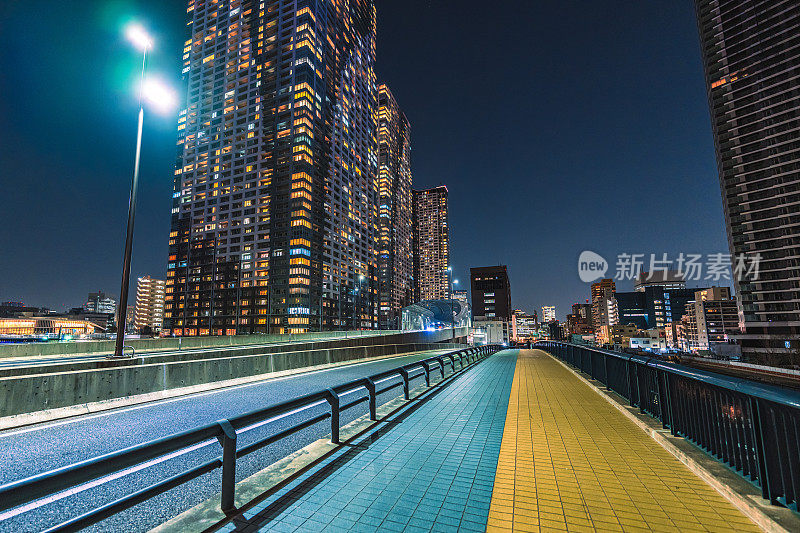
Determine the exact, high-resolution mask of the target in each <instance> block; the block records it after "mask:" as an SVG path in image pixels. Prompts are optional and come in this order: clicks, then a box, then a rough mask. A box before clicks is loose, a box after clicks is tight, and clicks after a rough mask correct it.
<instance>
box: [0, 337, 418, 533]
mask: <svg viewBox="0 0 800 533" xmlns="http://www.w3.org/2000/svg"><path fill="white" fill-rule="evenodd" d="M430 356H431V352H427V353H424V354H416V355H408V356H400V357H392V358H387V359H381V360H378V361H371V362H364V363H356V364H352V365H346V366H341V367H337V368H332V369H326V370H318V371H312V372H307V373H303V374H299V375H295V376H287V377H284V378H275V379H269V380H265V381H260V382H256V383H250V384H246V385H242V386H238V387H231V388H227V389H222V390H217V391H209V392H204V393H199V394H195V395H191V396H186V397H181V398H173V399H169V400H162V401H159V402H153V403H148V404H143V405H138V406H132V407H125V408H120V409H115V410H112V411H107V412H103V413H97V414H92V415H85V416H80V417H75V418H70V419H67V420H62V421H58V422H48V423H43V424H37V425H33V426H29V427H25V428H21V429H16V430H8V431H4V432H0V484H5V483H9V482H12V481H16V480H18V479H23V478H26V477H29V476H32V475H35V474H38V473H41V472H46V471H48V470H52V469H54V468H58V467H61V466H65V465H69V464H72V463H74V462H77V461H80V460H85V459H88V458H91V457H96V456H99V455H102V454H105V453H109V452H112V451H116V450H120V449H123V448H126V447H128V446H132V445H135V444H139V443H142V442H145V441H148V440H151V439H156V438H159V437H164V436H167V435H170V434H172V433H176V432H179V431H184V430H187V429H191V428H195V427H198V426H202V425H206V424H209V423H212V422H215V421H217V420H221V419H224V418H229V417H232V416H236V415H238V414H242V413H246V412H248V411H251V410H253V409H257V408H261V407H265V406H267V405H271V404H274V403H278V402H281V401H285V400H288V399H291V398H294V397H297V396H301V395H304V394H308V393H310V392H315V391H318V390H321V389H325V388H328V387H332V386H336V385H338V384H340V383H344V382H347V381H351V380H354V379H357V378H360V377H364V376H368V375H372V374H376V373H378V372H381V371H384V370H388V369H391V368H395V367H398V366H401V365H403V364H406V363H409V362H412V361H415V360H419V359H423V358H425V357H430ZM422 382H423V380H422V379H420V378H417V379H416V380H415V381H414V382H413V383H412V386H415V385H418V384H420V383H422ZM362 393H363V395H366V391H357V392H354V393H353V394H351V395H349V396H346V397H345V399H346V401H350V400H352V399H355V398H357V397H358V396H359V395H362ZM401 393H402V389H401V388H395V389H393V390H392V391H390V392H387V393H385V394H383V395H381V396H379V398H378V403H379V404H381V403H385V402H387V401H389V400H391V399H392V398H395V397H396V396H398V395H399V394H401ZM326 410H327V406H319V407H315V408H311V409H309V410H306V411H304V412H301V413H297V414H293V415H290V416H287V417H285V418H283V419H280V420H277V421H274V422H272V423H270V424H268V425H265V426H261V427H257V428H254V429H252V430H250V431H247V432H244V433H240V434H239V438H238V440H239V444H238V446H239V447H241V446H244V445H247V444H249V443H251V442H253V441H255V440H257V439H259V438H263V437H266V436H268V435H271V434H274V433H276V432H278V431H280V430H281V429H284V428H286V427H288V426H290V425H292V424H293V423H295V422H298V421H301V420H306V419H308V418H310V417H311V416H314V415H316V414H319V413H322V412H324V411H326ZM366 413H367V406H366V403H361V404H359V405H358V406H356V407H353V408H352V409H349V410H348V411H346V412H344V413H342V419H341V423H342V424H346V423H349V422H350V421H352V420H354V419H355V418H358V417H360V416H362V415H364V414H366ZM329 432H330V421H328V420H325V421H323V422H320V423H319V424H316V425H314V426H312V427H310V428H307V429H305V430H303V431H301V432H299V433H296V434H294V435H293V436H291V437H288V438H286V439H284V440H282V441H280V442H278V443H276V444H274V445H271V446H268V447H266V448H262V449H261V450H259V451H257V452H254V453H252V454H250V455H248V456H246V457H244V458H242V459H239V461H238V462H237V467H236V474H237V475H236V477H237V480H240V479H244V478H246V477H248V476H250V475H252V474H254V473H255V472H257V471H259V470H261V469H263V468H265V467H266V466H268V465H270V464H272V463H273V462H275V461H277V460H278V459H280V458H282V457H285V456H287V455H289V454H290V453H292V452H294V451H296V450H298V449H300V448H302V447H304V446H306V445H308V444H310V443H311V442H313V441H315V440H317V439H319V438H321V437H322V436H324V435H325V434H327V433H329ZM220 455H221V447H220V446H219V444H218V443H217V441H216V440H214V441H208V442H207V443H204V444H201V445H199V446H198V447H196V449H189V450H188V451H185V452H179V453H178V454H175V456H174V457H171V458H169V459H168V460H165V461H163V462H159V463H157V464H151V465H149V466H147V467H144V468H140V469H138V470H135V471H133V472H129V473H127V474H126V475H124V476H120V477H119V478H116V479H113V480H109V481H106V482H103V483H101V484H97V485H96V486H92V487H91V488H88V489H86V490H83V491H82V492H79V493H75V494H71V495H69V496H66V497H62V498H57V499H55V500H53V501H50V502H48V503H46V504H44V505H41V506H38V507H34V508H29V509H27V510H25V511H24V512H22V511H21V510H22V509H24V508H17V509H12V510H10V511H5V512H2V513H0V532H5V531H9V532H11V531H13V532H19V531H26V532H27V531H41V530H43V529H46V528H48V527H52V526H54V525H56V524H58V523H61V522H63V521H64V520H67V519H69V518H71V517H73V516H77V515H79V514H82V513H84V512H87V511H89V510H91V509H93V508H95V507H97V506H100V505H102V504H104V503H107V502H109V501H112V500H114V499H116V498H119V497H121V496H123V495H126V494H130V493H131V492H133V491H135V490H139V489H142V488H144V487H146V486H148V485H151V484H153V483H155V482H157V481H160V480H162V479H164V478H166V477H168V476H170V475H175V474H178V473H180V472H181V471H183V470H186V469H187V468H190V467H192V466H195V465H198V464H200V463H202V462H205V461H208V460H211V459H213V458H215V457H218V456H220ZM137 468H138V467H137ZM220 474H221V471H220V470H217V471H215V472H212V473H210V474H207V475H205V476H202V477H200V478H198V479H195V480H193V481H191V482H190V483H187V484H185V485H182V486H181V487H178V488H176V489H173V490H171V491H168V492H166V493H164V494H162V495H160V496H158V497H156V498H153V499H151V500H149V501H147V502H144V503H142V504H140V505H138V506H135V507H133V508H131V509H129V510H128V511H125V512H123V513H120V514H118V515H116V516H114V517H112V518H109V519H107V520H105V521H104V522H101V523H100V524H97V525H96V526H94V527H93V528H91V529H92V530H93V531H126V532H138V531H147V530H148V529H150V528H152V527H154V526H156V525H158V524H161V523H163V522H165V521H166V520H168V519H170V518H172V517H173V516H176V515H177V514H179V513H181V512H182V511H184V510H186V509H189V508H191V507H192V506H194V505H196V504H198V503H200V502H202V501H204V500H206V499H208V498H209V497H211V496H214V495H217V494H218V493H219V490H220ZM90 504H91V506H90Z"/></svg>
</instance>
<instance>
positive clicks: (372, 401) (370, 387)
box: [364, 378, 378, 420]
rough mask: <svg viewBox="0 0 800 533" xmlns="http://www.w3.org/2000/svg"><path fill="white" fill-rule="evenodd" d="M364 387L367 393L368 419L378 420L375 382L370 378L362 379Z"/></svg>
mask: <svg viewBox="0 0 800 533" xmlns="http://www.w3.org/2000/svg"><path fill="white" fill-rule="evenodd" d="M364 387H366V389H367V392H369V419H370V420H377V419H378V395H377V394H376V393H375V382H374V381H372V380H371V379H370V378H364Z"/></svg>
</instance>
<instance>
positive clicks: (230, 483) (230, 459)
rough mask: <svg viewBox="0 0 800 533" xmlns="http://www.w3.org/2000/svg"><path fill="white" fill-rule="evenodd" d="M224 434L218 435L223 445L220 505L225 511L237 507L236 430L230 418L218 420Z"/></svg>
mask: <svg viewBox="0 0 800 533" xmlns="http://www.w3.org/2000/svg"><path fill="white" fill-rule="evenodd" d="M217 424H219V427H220V429H221V430H222V435H221V436H219V437H217V440H219V443H220V444H221V445H222V501H221V505H220V507H221V508H222V511H223V512H225V513H228V512H231V511H233V510H234V509H235V508H236V504H235V503H234V496H235V492H236V430H235V429H233V426H232V425H231V423H230V422H229V421H228V420H220V421H219V422H217Z"/></svg>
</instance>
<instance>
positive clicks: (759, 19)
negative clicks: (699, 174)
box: [696, 0, 800, 357]
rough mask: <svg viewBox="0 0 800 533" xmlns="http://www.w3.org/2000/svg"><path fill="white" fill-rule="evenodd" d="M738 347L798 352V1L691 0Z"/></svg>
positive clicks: (746, 351)
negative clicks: (736, 266) (739, 325)
mask: <svg viewBox="0 0 800 533" xmlns="http://www.w3.org/2000/svg"><path fill="white" fill-rule="evenodd" d="M696 8H697V24H698V28H699V31H700V44H701V48H702V59H703V66H704V68H705V75H706V88H707V91H708V101H709V107H710V109H711V123H712V129H713V131H714V144H715V147H716V153H717V166H718V170H719V180H720V187H721V189H722V202H723V208H724V212H725V221H726V226H727V232H728V243H729V246H730V252H731V254H732V255H733V256H734V258H736V257H737V256H741V255H743V254H744V255H745V256H749V257H750V258H752V257H753V256H755V255H756V254H758V255H760V256H761V260H760V262H759V268H758V276H757V277H756V276H755V275H754V273H753V271H752V269H750V268H749V267H750V266H751V265H752V261H744V262H743V263H742V264H743V266H745V269H743V271H744V272H745V273H747V270H748V269H749V270H750V272H749V274H747V275H745V276H744V277H743V279H738V276H734V278H735V285H736V297H737V300H738V303H739V313H740V315H741V316H742V318H743V320H744V325H745V329H746V332H745V335H743V336H741V338H742V351H743V353H744V354H745V356H754V357H757V356H758V355H759V354H762V355H769V354H777V353H780V352H786V351H793V352H795V353H797V350H798V349H800V203H798V200H800V163H798V162H799V161H800V142H799V141H798V135H800V77H798V75H797V74H798V71H800V54H798V46H799V45H800V0H726V1H723V0H696Z"/></svg>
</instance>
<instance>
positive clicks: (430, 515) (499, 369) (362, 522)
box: [226, 350, 517, 532]
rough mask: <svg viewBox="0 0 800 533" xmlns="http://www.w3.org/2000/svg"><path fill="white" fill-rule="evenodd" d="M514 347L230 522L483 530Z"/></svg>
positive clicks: (282, 527)
mask: <svg viewBox="0 0 800 533" xmlns="http://www.w3.org/2000/svg"><path fill="white" fill-rule="evenodd" d="M516 359H517V352H516V351H511V350H508V351H504V352H500V353H498V354H496V355H494V356H492V357H490V358H489V359H487V360H486V361H484V362H482V363H481V364H479V365H477V366H476V367H475V368H473V369H470V370H469V371H467V372H466V373H464V374H463V375H461V376H459V377H457V378H456V379H455V380H454V381H453V382H452V383H450V384H449V385H447V386H446V387H445V388H443V389H442V390H441V391H439V392H438V393H437V394H436V395H434V396H432V397H431V398H429V399H427V400H425V401H423V402H420V404H419V406H418V407H417V408H416V409H415V410H411V411H409V412H407V413H405V414H403V413H400V414H398V415H396V417H395V418H394V419H389V420H388V421H386V422H384V423H383V424H381V428H380V429H379V430H378V432H379V433H381V434H380V435H379V436H374V435H371V436H370V435H368V436H366V437H365V438H364V439H362V441H360V442H356V443H355V444H354V445H353V446H352V447H349V448H347V449H346V450H344V451H341V452H339V453H337V454H335V455H334V456H332V457H331V458H329V459H328V460H327V461H325V462H324V463H323V464H321V465H320V467H319V468H317V469H316V470H315V471H313V472H311V473H309V474H308V475H306V476H305V477H304V478H301V479H298V480H297V481H295V482H294V483H293V484H292V485H290V486H289V487H287V488H285V489H284V490H283V491H281V492H279V493H278V494H276V495H274V496H273V497H271V498H269V499H267V500H265V501H264V502H262V503H261V504H259V505H258V506H257V507H255V508H253V509H252V510H250V512H248V513H246V514H245V517H244V519H243V520H237V521H236V523H235V524H230V525H229V527H228V528H226V530H227V531H239V532H249V531H275V532H281V531H286V532H290V531H320V532H321V531H325V532H336V531H357V532H369V531H378V530H380V531H408V532H414V531H456V530H458V531H484V530H485V528H486V521H487V517H488V515H489V504H490V500H491V497H492V488H493V484H494V477H495V469H496V467H497V458H498V455H499V453H500V443H501V439H502V437H503V429H504V425H505V419H506V412H507V409H508V400H509V394H510V391H511V384H512V380H513V377H514V368H515V364H516Z"/></svg>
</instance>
